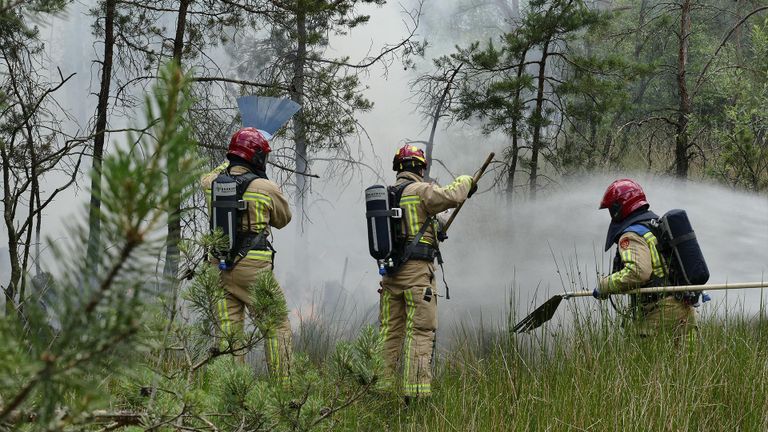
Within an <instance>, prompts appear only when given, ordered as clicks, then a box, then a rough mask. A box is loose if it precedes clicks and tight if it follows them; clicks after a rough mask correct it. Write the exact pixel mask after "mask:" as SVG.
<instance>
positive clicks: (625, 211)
mask: <svg viewBox="0 0 768 432" xmlns="http://www.w3.org/2000/svg"><path fill="white" fill-rule="evenodd" d="M649 207H650V204H648V201H647V200H646V197H645V193H644V192H643V189H642V188H641V187H640V185H639V184H638V183H637V182H635V181H634V180H630V179H620V180H616V181H614V182H613V183H611V184H610V185H609V186H608V189H606V191H605V194H604V196H603V200H602V201H601V203H600V207H599V208H600V209H608V211H609V212H610V215H611V223H610V225H609V228H608V235H607V237H606V242H605V250H606V251H608V250H609V249H610V248H611V246H612V245H613V244H616V245H617V250H616V257H615V258H614V264H613V269H612V271H613V273H611V274H609V275H608V276H605V277H603V278H602V279H601V280H600V281H599V283H598V287H597V288H595V290H594V292H593V295H594V296H595V297H596V298H599V299H607V298H608V297H609V296H610V295H611V294H618V293H622V292H625V291H629V290H632V289H635V288H643V287H650V286H665V285H667V284H668V278H667V277H668V263H667V262H665V258H664V257H663V256H662V255H661V254H659V251H658V246H659V242H658V239H657V238H656V236H655V235H654V233H653V232H652V231H651V229H650V228H649V227H648V226H649V225H648V222H649V221H651V220H654V219H658V216H657V215H656V214H655V213H653V212H652V211H650V210H648V209H649ZM631 303H632V310H633V317H634V327H635V329H636V331H637V334H638V335H640V336H641V337H647V336H653V335H656V334H660V333H664V334H672V335H674V336H675V338H676V339H679V338H681V337H683V336H686V335H689V334H693V331H694V330H695V329H696V313H695V311H694V309H693V303H695V298H694V299H692V298H691V297H690V296H688V295H686V294H640V295H633V296H632V297H631Z"/></svg>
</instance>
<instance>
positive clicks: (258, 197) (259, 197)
mask: <svg viewBox="0 0 768 432" xmlns="http://www.w3.org/2000/svg"><path fill="white" fill-rule="evenodd" d="M243 199H245V200H247V201H262V202H264V203H267V204H271V203H272V198H271V197H270V196H269V195H264V194H263V193H258V192H246V193H244V194H243Z"/></svg>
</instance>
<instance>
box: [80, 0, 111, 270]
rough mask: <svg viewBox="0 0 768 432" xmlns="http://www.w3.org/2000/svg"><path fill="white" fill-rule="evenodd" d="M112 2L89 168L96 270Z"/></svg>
mask: <svg viewBox="0 0 768 432" xmlns="http://www.w3.org/2000/svg"><path fill="white" fill-rule="evenodd" d="M115 3H116V0H106V2H105V17H104V20H105V21H104V59H103V60H102V64H101V87H100V88H99V102H98V104H97V105H96V126H95V136H94V139H93V163H92V166H93V169H92V172H91V203H90V207H89V211H88V227H89V232H88V252H87V260H88V265H89V266H91V269H92V270H93V272H94V273H96V272H98V267H97V266H98V263H99V254H100V251H101V162H102V157H103V155H104V141H105V130H106V129H107V108H108V105H109V91H110V88H111V85H112V51H113V48H114V46H115V28H114V24H115Z"/></svg>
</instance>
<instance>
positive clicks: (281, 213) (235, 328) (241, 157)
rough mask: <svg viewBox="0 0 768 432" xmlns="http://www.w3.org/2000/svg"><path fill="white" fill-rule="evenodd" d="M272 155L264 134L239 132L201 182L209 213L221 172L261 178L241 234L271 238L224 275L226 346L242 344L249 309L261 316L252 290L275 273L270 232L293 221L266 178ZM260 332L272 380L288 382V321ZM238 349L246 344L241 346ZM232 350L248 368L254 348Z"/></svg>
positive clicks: (251, 188) (247, 197) (220, 308)
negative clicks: (247, 356)
mask: <svg viewBox="0 0 768 432" xmlns="http://www.w3.org/2000/svg"><path fill="white" fill-rule="evenodd" d="M270 151H271V149H270V147H269V142H268V141H267V140H266V139H265V137H264V134H263V133H262V132H261V131H259V130H257V129H255V128H243V129H240V130H239V131H237V132H235V134H234V135H232V139H231V141H230V144H229V148H228V151H227V159H228V161H227V162H225V163H224V164H222V165H221V166H219V167H217V168H216V169H215V170H214V171H212V172H211V173H209V174H207V175H206V176H205V177H204V178H203V180H202V186H203V188H204V189H205V193H206V197H207V199H208V204H209V211H210V210H211V209H210V205H211V196H212V195H211V186H212V184H213V181H214V180H215V179H216V177H217V176H218V174H219V173H220V172H221V171H223V170H227V171H228V173H229V174H230V175H232V176H237V175H242V174H245V173H253V174H256V176H257V177H258V178H256V179H255V180H253V181H251V182H250V184H249V185H248V187H247V189H246V190H245V192H244V194H243V197H242V199H243V200H244V201H245V202H246V205H247V208H246V210H245V211H244V212H243V213H244V214H243V216H242V217H241V218H240V227H241V230H242V231H240V232H242V233H243V235H244V236H249V238H254V236H256V235H258V234H260V233H262V232H264V233H265V234H266V235H262V236H261V239H263V242H261V243H262V244H251V245H247V246H250V248H249V250H247V251H243V252H242V254H241V256H242V259H240V260H239V261H237V263H236V264H235V265H234V267H233V268H230V269H227V270H223V271H221V275H220V279H221V284H222V286H223V288H224V298H223V299H222V300H221V301H220V302H219V304H218V305H217V311H216V312H217V315H218V317H219V331H220V336H221V337H222V339H223V340H229V341H238V339H242V336H243V327H244V326H243V324H244V320H245V309H246V308H248V309H249V311H250V312H251V313H254V314H256V313H258V311H255V310H253V307H254V305H253V302H252V300H251V293H250V287H251V286H252V284H253V283H254V282H255V281H257V279H259V278H260V277H265V276H268V275H265V273H267V272H268V273H270V274H271V273H272V267H273V266H272V264H273V253H274V252H273V250H272V248H271V244H269V242H268V240H267V239H268V235H269V234H270V233H271V231H270V229H271V228H270V227H274V228H277V229H280V228H283V227H284V226H286V225H287V224H288V222H290V221H291V210H290V208H289V207H288V202H287V201H286V199H285V197H284V196H283V193H282V192H281V190H280V187H279V186H278V185H277V184H276V183H274V182H272V181H270V180H269V179H268V178H267V174H266V163H267V155H268V154H269V152H270ZM238 235H240V233H238ZM277 289H278V291H279V293H280V296H282V297H283V301H285V298H284V295H283V292H282V290H281V289H280V288H279V287H278V288H277ZM259 330H260V331H261V334H262V337H263V338H264V342H265V348H264V352H265V356H266V359H267V367H268V369H269V371H270V374H271V375H272V376H275V377H281V378H285V377H286V376H287V373H288V371H289V369H288V368H289V361H290V358H291V326H290V322H289V321H288V317H287V316H284V317H282V318H281V319H279V320H277V322H276V324H274V325H273V326H272V327H271V328H260V329H259ZM238 343H242V340H240V341H238ZM225 348H227V347H225ZM228 348H229V349H230V350H232V351H233V354H234V355H235V358H236V360H238V361H240V362H244V361H245V354H246V352H247V351H248V349H249V348H250V347H245V346H242V345H240V346H230V347H228Z"/></svg>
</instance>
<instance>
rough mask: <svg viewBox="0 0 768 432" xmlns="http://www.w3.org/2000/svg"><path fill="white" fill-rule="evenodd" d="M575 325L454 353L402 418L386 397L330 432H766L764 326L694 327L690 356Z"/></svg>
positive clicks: (737, 322)
mask: <svg viewBox="0 0 768 432" xmlns="http://www.w3.org/2000/svg"><path fill="white" fill-rule="evenodd" d="M606 320H609V319H608V318H607V319H606ZM581 321H582V322H581V323H580V325H579V326H578V327H574V328H575V329H576V330H570V331H563V330H561V331H558V332H557V333H554V334H553V333H547V330H546V329H544V330H538V331H537V332H536V333H535V335H534V336H533V337H529V336H525V337H517V336H502V337H496V340H495V342H494V344H493V347H492V349H491V350H490V352H489V353H487V354H482V353H481V355H478V353H477V351H478V350H477V349H476V348H477V347H475V348H463V349H457V350H455V351H453V352H451V353H449V354H448V355H447V357H446V358H445V359H443V360H442V361H441V362H440V364H439V365H438V366H437V370H436V379H435V382H434V389H435V391H434V394H433V397H432V398H431V399H429V400H425V401H423V402H420V403H419V404H418V405H416V406H412V407H409V408H407V409H406V408H404V407H403V406H402V403H401V402H400V401H399V399H398V398H397V397H396V396H394V395H389V396H386V397H377V396H376V395H374V396H371V397H369V398H366V399H365V400H362V401H361V402H360V403H358V404H356V405H354V406H353V407H352V408H350V409H349V410H347V411H346V412H344V414H343V415H342V416H341V417H339V418H337V420H338V421H339V423H338V424H336V425H335V427H334V430H389V431H425V430H428V431H529V430H531V431H534V430H535V431H539V430H540V431H548V430H552V431H568V430H572V431H579V430H589V431H651V430H653V431H657V430H658V431H689V430H690V431H735V430H740V431H757V430H766V429H767V428H768V325H767V323H766V322H765V321H762V320H756V321H749V320H743V319H729V320H725V321H722V320H715V319H706V320H704V321H703V322H701V323H700V337H699V339H698V341H697V342H696V343H694V344H693V345H690V346H689V345H688V344H682V346H676V345H675V344H674V343H673V342H672V341H670V340H666V339H662V338H658V339H655V340H639V339H634V338H631V337H629V336H625V335H624V333H623V332H622V331H621V329H620V328H616V329H612V328H608V326H606V325H602V326H601V325H595V324H596V323H593V322H589V321H588V320H581ZM617 327H618V324H617Z"/></svg>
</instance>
